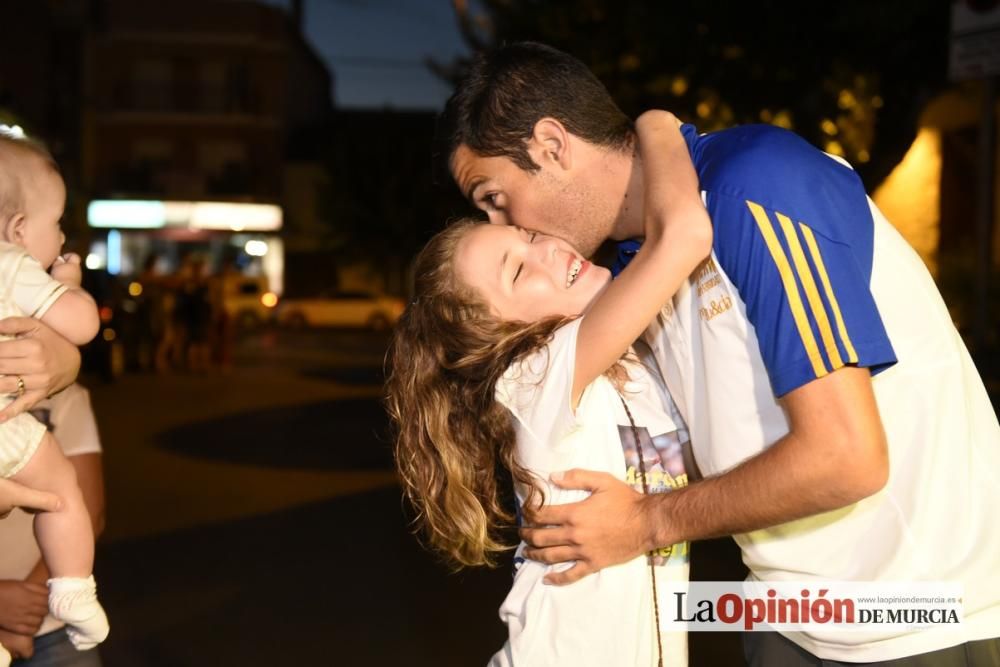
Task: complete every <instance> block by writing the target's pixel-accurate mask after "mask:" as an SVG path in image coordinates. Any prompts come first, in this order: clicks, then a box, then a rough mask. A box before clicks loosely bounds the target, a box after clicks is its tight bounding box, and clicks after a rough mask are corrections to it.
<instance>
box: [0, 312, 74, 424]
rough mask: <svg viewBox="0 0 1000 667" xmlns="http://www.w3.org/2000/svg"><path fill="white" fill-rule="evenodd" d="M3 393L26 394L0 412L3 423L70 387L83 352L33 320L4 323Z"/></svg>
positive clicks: (0, 345) (0, 325) (0, 343)
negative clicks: (20, 383)
mask: <svg viewBox="0 0 1000 667" xmlns="http://www.w3.org/2000/svg"><path fill="white" fill-rule="evenodd" d="M0 335H5V336H15V337H16V338H14V339H12V340H0V375H2V376H3V377H0V394H10V395H14V396H17V394H18V378H21V380H22V381H23V382H24V394H23V395H21V396H20V397H19V398H17V399H16V400H14V402H12V403H11V404H10V405H8V406H7V407H6V408H4V409H3V410H0V422H2V421H6V420H8V419H10V418H11V417H13V416H15V415H18V414H20V413H22V412H24V411H25V410H28V409H30V408H31V407H32V406H33V405H35V404H36V403H38V401H40V400H42V399H43V398H45V397H46V396H49V395H51V394H54V393H55V392H57V391H59V390H60V389H64V388H65V387H67V386H69V384H70V383H72V382H73V380H75V379H76V374H77V372H78V371H79V370H80V350H78V349H77V347H76V346H75V345H73V344H72V343H70V342H69V341H68V340H66V339H65V338H63V337H62V336H60V335H59V334H57V333H56V332H55V331H53V330H52V328H51V327H49V326H47V325H46V324H43V323H42V322H41V321H40V320H36V319H35V318H33V317H8V318H6V319H3V320H0Z"/></svg>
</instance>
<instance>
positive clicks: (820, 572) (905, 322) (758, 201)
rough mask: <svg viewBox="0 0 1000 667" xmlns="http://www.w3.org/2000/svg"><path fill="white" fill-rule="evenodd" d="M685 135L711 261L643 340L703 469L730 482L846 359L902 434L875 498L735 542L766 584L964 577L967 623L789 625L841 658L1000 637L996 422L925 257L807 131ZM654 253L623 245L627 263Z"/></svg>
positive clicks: (690, 131)
mask: <svg viewBox="0 0 1000 667" xmlns="http://www.w3.org/2000/svg"><path fill="white" fill-rule="evenodd" d="M682 133H683V134H684V137H685V139H686V140H687V143H688V146H689V149H690V152H691V157H692V160H693V162H694V165H695V169H696V171H697V173H698V177H699V181H700V184H701V188H702V195H703V199H704V202H705V205H706V207H707V209H708V212H709V215H710V217H711V218H712V223H713V229H714V240H713V248H712V254H711V256H710V257H709V258H708V259H707V260H706V261H705V262H704V263H703V264H702V265H701V266H700V267H699V268H698V269H697V270H696V271H695V272H694V273H693V274H692V275H691V277H690V278H689V279H688V281H687V282H686V283H685V284H684V285H683V286H682V287H681V289H680V290H679V291H678V293H677V294H676V295H675V297H674V298H673V299H672V301H671V302H670V303H668V304H666V305H665V306H664V308H663V309H662V311H661V313H660V315H659V316H658V318H657V320H656V322H654V323H653V324H652V325H651V327H650V329H649V330H648V331H647V332H646V335H645V338H646V340H647V342H648V343H649V344H650V347H651V348H652V350H653V353H654V355H655V356H656V359H657V362H658V363H659V365H660V368H661V371H662V372H663V375H664V379H665V381H666V384H667V386H668V388H669V389H670V392H671V394H672V396H673V398H674V399H675V401H676V402H677V406H678V408H679V409H680V412H681V414H682V416H683V417H684V420H685V421H686V423H687V425H688V428H689V431H690V434H691V443H692V446H693V448H694V453H695V457H696V459H697V461H698V464H699V467H700V468H701V470H702V472H703V473H704V474H706V475H718V474H722V473H724V472H726V471H727V470H729V469H731V468H733V467H734V466H736V465H738V464H740V463H741V462H743V461H745V460H746V459H748V458H750V457H752V456H754V455H756V454H759V453H760V452H761V451H763V450H764V449H766V448H767V447H769V446H770V445H771V444H773V443H774V442H776V441H777V440H779V439H780V438H782V437H783V436H785V435H786V434H787V433H788V432H789V425H788V419H787V415H786V414H785V411H784V409H783V407H782V405H781V403H780V398H781V397H782V396H784V395H785V394H787V393H788V392H790V391H793V390H795V389H797V388H799V387H801V386H803V385H805V384H807V383H808V382H811V381H812V380H814V379H817V378H821V377H824V376H826V375H828V374H829V373H832V372H834V371H836V370H837V369H838V368H841V367H843V366H845V365H855V366H860V367H866V368H869V369H870V370H871V372H872V375H873V381H872V385H873V389H874V393H875V397H876V401H877V403H878V406H879V412H880V415H881V417H882V422H883V426H884V427H885V431H886V435H887V438H888V443H889V457H890V477H889V482H888V484H887V485H886V487H885V488H884V489H883V490H882V491H880V492H879V493H876V494H875V495H873V496H871V497H869V498H866V499H864V500H862V501H860V502H858V503H855V504H854V505H852V506H850V507H849V508H844V509H841V510H837V511H835V512H829V513H825V514H822V515H817V516H812V517H807V518H805V519H800V520H798V521H794V522H791V523H788V524H783V525H780V526H775V527H773V528H770V529H767V530H760V531H755V532H753V533H748V534H744V535H737V536H735V538H736V541H737V542H738V543H739V544H740V546H741V548H742V550H743V558H744V561H745V562H746V564H747V566H748V567H749V568H750V571H751V576H752V577H755V578H758V579H762V580H789V581H790V580H851V581H914V580H920V581H959V582H963V583H964V584H965V589H966V597H965V624H964V626H963V627H962V629H961V630H960V631H958V632H955V631H954V630H947V631H946V630H941V631H938V630H929V631H924V632H912V633H902V634H901V633H899V632H886V631H882V632H878V631H875V632H872V633H865V635H864V636H862V635H860V634H857V633H844V632H836V631H834V632H822V631H815V632H814V631H810V632H809V633H794V634H789V635H788V637H789V638H790V639H791V640H793V641H795V642H796V643H798V644H800V645H801V646H803V647H804V648H805V649H806V650H808V651H810V652H811V653H813V654H815V655H817V656H819V657H822V658H825V659H833V660H843V661H852V662H870V661H879V660H889V659H894V658H898V657H901V656H906V655H913V654H916V653H922V652H927V651H931V650H936V649H939V648H944V647H947V646H951V645H954V644H958V643H961V642H963V641H970V640H974V639H982V638H986V637H994V636H997V635H998V633H1000V631H998V630H997V628H1000V569H998V567H997V564H998V563H1000V531H997V530H996V529H995V518H994V517H995V514H996V513H997V511H998V510H1000V426H998V424H997V418H996V414H995V412H994V411H993V409H992V406H991V405H990V402H989V398H988V396H987V394H986V391H985V389H984V387H983V384H982V380H981V379H980V378H979V375H978V373H977V372H976V369H975V367H974V366H973V364H972V361H971V359H970V358H969V355H968V352H967V351H966V349H965V346H964V344H963V342H962V340H961V338H960V337H959V335H958V333H957V331H956V330H955V328H954V326H953V325H952V323H951V320H950V317H949V314H948V311H947V308H946V307H945V305H944V302H943V301H942V299H941V296H940V294H939V292H938V290H937V287H936V285H935V284H934V282H933V280H932V279H931V277H930V275H929V274H928V272H927V270H926V268H925V267H924V265H923V263H922V262H921V261H920V259H919V257H918V256H917V255H916V253H915V252H913V251H912V249H911V248H910V247H909V246H908V245H907V244H906V242H905V241H904V240H903V239H902V237H901V236H900V235H899V234H898V233H897V232H896V230H895V229H894V228H893V227H892V226H891V225H890V224H889V223H888V222H887V221H886V220H885V218H884V217H883V216H882V214H881V212H879V211H878V209H877V208H876V207H875V205H874V204H873V203H872V202H871V200H870V199H869V198H868V197H867V195H866V194H865V190H864V187H863V185H862V183H861V181H860V179H859V178H858V176H857V175H856V174H855V172H854V171H853V170H852V169H851V168H850V167H849V166H848V165H847V164H846V163H844V162H843V161H841V160H839V159H835V158H831V157H830V156H828V155H825V154H823V153H822V152H820V151H818V150H817V149H815V148H813V147H812V146H811V145H809V144H808V143H806V142H805V141H804V140H802V139H801V138H799V137H798V136H796V135H794V134H792V133H791V132H787V131H784V130H781V129H778V128H775V127H771V126H747V127H737V128H733V129H730V130H725V131H722V132H717V133H713V134H708V135H703V136H699V135H698V134H697V132H696V130H695V129H694V128H693V127H692V126H690V125H685V126H684V127H683V128H682ZM638 247H639V244H638V242H635V241H628V242H625V243H622V244H621V245H620V249H619V258H618V262H617V263H616V266H615V272H616V273H617V271H620V270H621V269H622V268H624V266H625V265H626V264H627V263H628V261H629V260H630V259H631V256H632V255H634V254H635V251H636V250H637V249H638ZM776 474H780V472H776ZM732 501H733V502H739V499H738V498H734V499H732Z"/></svg>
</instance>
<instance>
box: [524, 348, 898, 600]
mask: <svg viewBox="0 0 1000 667" xmlns="http://www.w3.org/2000/svg"><path fill="white" fill-rule="evenodd" d="M783 402H784V405H785V408H786V410H787V411H788V415H789V420H790V425H791V431H790V432H789V434H788V435H786V436H785V437H784V438H781V439H780V440H778V441H777V442H775V443H774V444H773V445H772V446H771V447H769V448H768V449H767V450H765V451H763V452H761V453H760V454H758V455H757V456H754V457H753V458H751V459H748V460H747V461H745V462H743V463H742V464H740V465H739V466H737V467H735V468H733V469H732V470H730V471H729V472H727V473H725V474H722V475H719V476H717V477H711V478H708V479H706V480H704V481H701V482H697V483H694V484H691V485H690V486H688V487H686V488H682V489H677V490H675V491H671V492H670V493H664V494H655V495H649V496H644V495H642V494H639V493H637V492H636V491H634V490H633V489H632V488H631V487H629V486H628V485H626V484H625V483H623V482H621V481H619V480H617V479H615V478H614V477H612V476H611V475H607V474H604V473H593V472H588V471H576V470H574V471H570V472H568V473H567V474H566V475H565V476H564V477H563V478H562V480H561V481H557V484H558V485H559V486H562V487H565V488H584V489H588V490H590V491H591V492H592V495H591V496H590V497H589V498H588V499H586V500H584V501H582V502H579V503H574V504H569V505H557V506H551V507H543V508H541V509H539V510H537V511H534V512H530V513H529V514H528V515H527V518H528V520H529V522H530V523H531V524H532V525H533V526H550V527H529V528H524V529H522V531H521V535H522V537H523V538H524V539H525V540H526V541H527V542H528V543H529V544H531V545H532V546H533V547H534V548H531V549H528V550H527V551H526V553H525V556H526V557H528V558H532V559H535V560H539V561H542V562H545V563H559V562H565V561H571V560H575V561H577V563H576V565H574V566H573V567H572V568H570V569H568V570H566V571H564V572H558V573H551V574H549V575H548V577H547V581H548V582H549V583H555V584H567V583H571V582H573V581H577V580H578V579H580V578H581V577H584V576H586V575H587V574H591V573H592V572H596V571H598V570H600V569H602V568H604V567H607V566H609V565H614V564H616V563H621V562H625V561H627V560H631V559H632V558H634V557H636V556H638V555H640V554H642V553H644V552H646V551H649V550H652V549H653V548H656V547H658V546H662V545H666V544H675V543H677V542H681V541H684V540H695V539H702V538H707V537H716V536H720V535H731V534H733V533H745V532H749V531H753V530H759V529H762V528H768V527H771V526H775V525H778V524H781V523H786V522H788V521H793V520H795V519H800V518H802V517H806V516H811V515H815V514H820V513H823V512H828V511H831V510H835V509H839V508H841V507H845V506H847V505H850V504H852V503H855V502H857V501H859V500H861V499H863V498H865V497H867V496H869V495H872V494H873V493H876V492H877V491H878V490H879V489H881V488H882V487H883V486H884V485H885V483H886V480H887V479H888V472H889V461H888V453H887V447H886V441H885V434H884V432H883V430H882V423H881V420H880V418H879V415H878V408H877V405H876V403H875V397H874V394H873V393H872V388H871V379H870V375H869V372H868V370H867V369H865V368H855V367H846V368H842V369H840V370H838V371H836V372H833V373H831V374H829V375H827V376H825V377H823V378H820V379H817V380H813V381H812V382H809V383H807V384H805V385H803V386H802V387H799V388H798V389H795V390H793V391H791V392H789V393H788V394H787V395H786V396H785V398H784V399H783Z"/></svg>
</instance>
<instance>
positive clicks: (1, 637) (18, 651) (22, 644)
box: [0, 630, 35, 660]
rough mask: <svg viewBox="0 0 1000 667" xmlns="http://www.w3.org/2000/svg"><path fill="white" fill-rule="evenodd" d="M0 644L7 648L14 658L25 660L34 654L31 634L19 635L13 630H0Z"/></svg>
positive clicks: (33, 640) (33, 639) (33, 641)
mask: <svg viewBox="0 0 1000 667" xmlns="http://www.w3.org/2000/svg"><path fill="white" fill-rule="evenodd" d="M0 646H3V647H4V648H5V649H7V650H8V651H9V652H10V654H11V656H12V657H13V658H14V659H15V660H27V659H28V658H30V657H31V656H33V655H35V638H34V636H33V635H19V634H17V633H14V632H7V631H6V630H0Z"/></svg>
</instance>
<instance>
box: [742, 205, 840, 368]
mask: <svg viewBox="0 0 1000 667" xmlns="http://www.w3.org/2000/svg"><path fill="white" fill-rule="evenodd" d="M747 206H748V207H750V212H751V213H752V214H753V217H754V220H756V221H757V228H758V229H760V233H761V236H763V237H764V242H765V243H767V249H768V250H769V251H771V258H772V259H773V260H774V263H775V265H776V266H777V267H778V273H779V274H780V275H781V283H782V284H783V285H784V287H785V295H786V296H787V297H788V305H789V306H790V307H791V309H792V317H793V318H794V319H795V327H796V328H797V329H798V330H799V337H800V338H802V345H803V346H804V347H805V348H806V354H808V355H809V361H810V363H812V367H813V373H815V374H816V377H818V378H821V377H823V376H824V375H826V374H827V370H826V366H824V364H823V358H822V357H821V356H820V353H819V347H817V345H816V338H815V337H813V333H812V329H811V328H810V327H809V319H808V318H807V317H806V310H805V307H804V306H803V305H802V299H801V298H800V297H799V289H798V286H797V285H796V284H795V274H794V273H793V272H792V267H791V265H789V263H788V258H787V257H785V251H784V250H783V249H782V248H781V243H779V242H778V236H777V235H776V234H775V233H774V227H773V226H772V225H771V220H770V218H768V217H767V212H766V211H764V208H763V207H762V206H761V205H760V204H755V203H754V202H752V201H747Z"/></svg>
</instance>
